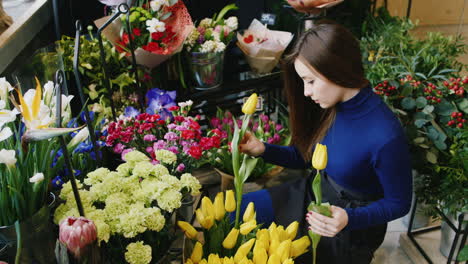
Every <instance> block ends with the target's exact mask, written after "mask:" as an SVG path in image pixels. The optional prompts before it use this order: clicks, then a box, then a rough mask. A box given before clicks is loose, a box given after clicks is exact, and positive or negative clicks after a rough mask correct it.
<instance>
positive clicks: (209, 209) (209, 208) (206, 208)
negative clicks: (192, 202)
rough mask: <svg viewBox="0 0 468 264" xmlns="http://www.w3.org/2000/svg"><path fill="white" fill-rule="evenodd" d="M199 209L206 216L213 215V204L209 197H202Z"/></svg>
mask: <svg viewBox="0 0 468 264" xmlns="http://www.w3.org/2000/svg"><path fill="white" fill-rule="evenodd" d="M201 209H202V212H203V215H204V216H205V217H208V216H210V215H211V216H213V217H215V209H214V205H213V203H212V202H211V200H210V198H208V197H206V196H204V197H203V199H202V204H201Z"/></svg>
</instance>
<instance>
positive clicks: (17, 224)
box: [15, 220, 23, 264]
mask: <svg viewBox="0 0 468 264" xmlns="http://www.w3.org/2000/svg"><path fill="white" fill-rule="evenodd" d="M15 230H16V256H15V264H20V258H21V248H22V247H23V241H22V240H21V227H20V222H19V220H17V221H16V222H15Z"/></svg>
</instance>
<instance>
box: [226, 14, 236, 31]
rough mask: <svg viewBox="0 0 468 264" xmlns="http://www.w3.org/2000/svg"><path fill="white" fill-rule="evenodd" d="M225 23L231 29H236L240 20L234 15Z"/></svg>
mask: <svg viewBox="0 0 468 264" xmlns="http://www.w3.org/2000/svg"><path fill="white" fill-rule="evenodd" d="M225 24H226V26H228V27H229V28H230V29H231V31H234V30H236V29H237V27H238V26H239V22H238V21H237V17H235V16H232V17H229V18H228V19H226V21H225Z"/></svg>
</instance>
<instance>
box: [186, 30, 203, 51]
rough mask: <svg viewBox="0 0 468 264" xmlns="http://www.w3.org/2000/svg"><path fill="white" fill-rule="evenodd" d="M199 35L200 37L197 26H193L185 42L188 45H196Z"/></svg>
mask: <svg viewBox="0 0 468 264" xmlns="http://www.w3.org/2000/svg"><path fill="white" fill-rule="evenodd" d="M198 37H200V32H198V30H197V29H196V28H193V30H192V32H191V33H190V35H189V36H188V37H187V39H186V40H185V44H186V45H188V47H190V48H191V47H192V46H193V45H195V43H196V41H197V39H198Z"/></svg>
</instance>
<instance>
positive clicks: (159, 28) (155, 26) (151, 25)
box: [146, 18, 166, 33]
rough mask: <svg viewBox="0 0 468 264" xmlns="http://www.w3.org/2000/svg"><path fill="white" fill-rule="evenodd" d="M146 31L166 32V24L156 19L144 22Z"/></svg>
mask: <svg viewBox="0 0 468 264" xmlns="http://www.w3.org/2000/svg"><path fill="white" fill-rule="evenodd" d="M146 29H147V30H148V31H149V32H150V33H154V32H164V31H166V24H165V23H164V22H162V21H159V19H157V18H153V19H151V20H146Z"/></svg>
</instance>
